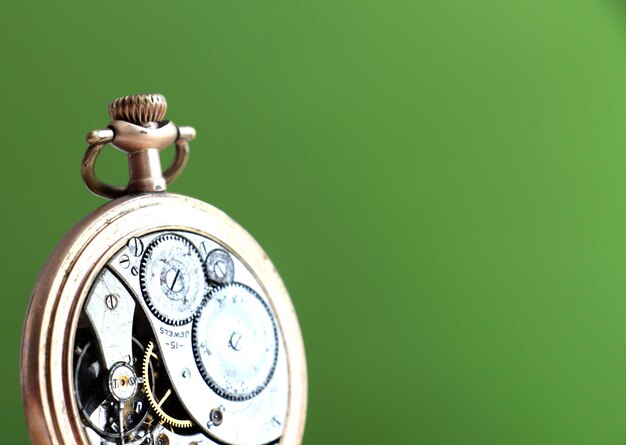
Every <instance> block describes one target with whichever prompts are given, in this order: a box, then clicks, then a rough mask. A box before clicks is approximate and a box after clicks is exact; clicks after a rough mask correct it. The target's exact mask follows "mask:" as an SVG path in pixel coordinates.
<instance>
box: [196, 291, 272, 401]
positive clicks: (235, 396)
mask: <svg viewBox="0 0 626 445" xmlns="http://www.w3.org/2000/svg"><path fill="white" fill-rule="evenodd" d="M229 287H239V288H241V289H245V290H246V291H248V292H252V293H254V294H256V292H254V291H253V290H252V289H251V288H249V287H248V286H246V285H245V284H243V283H239V282H236V281H233V282H231V283H228V284H223V285H221V286H218V287H214V288H213V289H211V292H209V294H208V295H207V296H206V297H204V299H203V300H202V303H201V304H200V306H199V307H198V310H197V311H196V314H195V316H194V319H193V324H192V328H191V345H192V346H191V348H192V350H193V356H194V359H195V362H196V367H197V368H198V371H200V375H202V378H203V379H204V381H205V382H206V384H207V385H209V387H210V388H211V389H212V390H213V391H214V392H215V393H216V394H217V395H218V396H220V397H222V398H224V399H227V400H231V401H234V402H244V401H246V400H250V399H253V398H254V397H256V396H257V395H259V394H260V393H261V391H263V389H265V387H266V386H267V385H268V383H269V382H270V380H271V378H272V375H273V373H274V369H275V368H276V363H277V362H278V353H276V354H275V355H274V361H273V363H272V371H271V373H270V375H269V376H268V378H267V381H266V382H265V383H264V385H263V387H262V388H261V389H258V390H256V391H253V392H252V393H250V394H245V395H241V394H231V393H228V392H226V391H225V390H224V389H223V388H220V387H219V386H218V385H217V384H216V383H215V382H214V381H213V379H212V378H211V376H210V375H209V373H208V371H207V370H206V367H205V365H204V363H203V362H202V358H201V357H200V350H199V348H200V343H199V342H198V320H199V319H200V317H201V316H202V313H203V312H204V309H205V306H206V305H207V304H208V302H209V301H210V300H211V298H213V295H214V294H216V293H217V292H220V291H221V290H223V289H226V288H229ZM260 301H261V303H262V304H263V306H264V307H265V310H266V311H267V313H268V314H269V315H270V318H271V319H272V324H273V325H274V338H275V341H276V345H278V333H277V330H276V325H275V322H274V316H273V314H272V312H271V309H270V308H269V306H268V305H267V303H266V302H265V301H264V300H262V299H261V300H260Z"/></svg>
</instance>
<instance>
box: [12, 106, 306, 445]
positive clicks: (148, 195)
mask: <svg viewBox="0 0 626 445" xmlns="http://www.w3.org/2000/svg"><path fill="white" fill-rule="evenodd" d="M147 96H148V95H138V96H130V97H127V98H122V99H124V101H122V100H121V99H118V100H117V101H116V102H114V103H113V104H112V108H115V107H117V109H113V111H112V117H114V118H123V119H126V120H124V121H122V120H120V119H114V120H113V121H112V124H111V125H110V127H109V128H108V129H105V130H97V131H96V132H91V133H90V134H89V135H88V142H90V144H91V145H90V147H89V149H88V152H87V154H86V156H85V160H84V161H83V177H84V178H85V181H86V182H87V185H88V186H89V188H90V189H92V191H95V192H96V193H98V191H101V192H102V193H100V194H104V195H105V196H119V197H118V198H117V199H114V200H113V201H111V202H109V203H107V204H105V205H104V206H102V207H101V208H99V209H97V210H96V211H94V212H93V213H92V214H90V215H88V216H87V217H85V218H84V219H83V220H82V221H80V222H79V223H78V224H77V225H76V226H75V227H74V228H73V229H72V230H71V231H70V232H69V233H68V234H67V235H66V236H65V237H64V238H63V240H62V241H61V242H60V243H59V244H58V245H57V247H56V248H55V249H54V251H53V253H52V254H51V256H50V257H49V259H48V261H47V263H46V265H45V266H44V268H43V270H42V272H41V274H40V276H39V278H38V280H37V283H36V285H35V288H34V291H33V294H32V297H31V301H30V306H29V309H28V313H27V315H26V321H25V325H24V333H23V342H22V362H21V381H22V392H23V398H24V408H25V413H26V419H27V424H28V429H29V432H30V436H31V440H32V443H34V444H37V445H43V444H81V445H83V444H84V445H91V444H93V443H94V441H95V440H97V439H94V438H93V437H95V436H94V434H93V432H92V431H90V429H89V428H88V427H86V424H85V422H84V420H85V419H84V418H82V417H81V412H80V410H79V406H78V402H77V388H76V381H75V376H76V373H77V370H76V345H75V339H76V332H77V329H78V328H79V320H80V318H81V314H82V313H83V311H84V308H85V305H86V301H87V299H88V297H89V295H90V292H92V288H93V287H94V286H95V284H94V283H96V281H97V279H98V275H99V274H100V273H101V272H102V271H103V270H104V269H106V268H107V267H108V266H107V264H108V263H109V262H110V261H111V259H112V258H114V257H115V255H117V254H119V252H122V251H123V250H124V249H125V248H127V247H125V246H127V245H128V243H129V240H131V239H136V238H140V237H142V236H147V235H149V234H151V233H155V232H158V233H174V234H175V233H188V234H190V237H193V236H195V237H202V238H203V239H208V240H211V241H213V242H215V243H217V244H218V245H220V246H222V248H223V249H224V250H226V251H227V252H228V253H229V254H230V255H232V257H233V258H234V259H235V260H236V261H237V262H238V263H237V264H241V265H243V266H244V268H245V269H246V270H247V271H249V273H250V277H251V278H249V280H252V281H255V282H256V283H257V284H258V290H259V292H258V293H259V294H262V295H264V301H266V302H267V306H268V310H269V311H270V312H271V314H273V317H274V321H275V324H276V328H277V329H278V332H279V333H280V336H279V338H280V344H279V346H278V347H280V348H283V349H282V351H283V353H284V355H285V360H286V373H285V375H284V376H283V379H282V380H281V381H280V382H277V383H276V384H275V386H276V387H284V388H286V389H285V393H286V394H287V396H286V398H287V405H286V406H287V409H286V416H285V418H284V419H282V420H283V421H281V422H279V421H278V420H274V421H275V422H276V423H280V431H281V432H280V434H279V436H278V438H277V439H275V440H272V441H271V443H280V444H299V443H301V441H302V435H303V430H304V422H305V416H306V403H307V373H306V362H305V354H304V346H303V341H302V335H301V332H300V327H299V324H298V320H297V318H296V314H295V310H294V307H293V305H292V302H291V300H290V298H289V295H288V293H287V290H286V288H285V286H284V284H283V282H282V280H281V278H280V276H279V275H278V273H277V271H276V269H275V268H274V266H273V264H272V263H271V261H270V260H269V258H268V256H267V255H266V254H265V252H264V251H263V250H262V248H261V247H260V246H259V245H258V243H257V242H256V241H255V240H254V239H253V238H252V236H250V234H248V232H246V231H245V230H244V229H243V228H242V227H240V226H239V225H238V224H237V223H236V222H235V221H233V220H232V219H231V218H230V217H228V216H227V215H226V214H224V213H223V212H221V211H220V210H218V209H216V208H215V207H213V206H211V205H209V204H206V203H203V202H201V201H198V200H196V199H192V198H189V197H185V196H180V195H176V194H171V193H167V192H166V191H165V186H166V184H167V183H168V182H170V181H171V180H173V178H174V177H175V176H176V175H177V174H178V173H179V172H180V169H182V167H184V164H185V162H186V153H188V145H187V142H188V140H190V139H192V137H187V138H185V137H184V136H185V135H195V132H193V130H192V129H189V128H188V127H175V126H174V127H172V126H173V124H172V123H171V122H167V121H162V118H163V114H164V110H162V103H164V102H165V99H164V98H162V96H159V97H158V98H157V99H158V100H153V102H154V103H156V106H151V99H150V98H149V97H148V99H145V98H146V97H147ZM149 96H154V95H149ZM161 98H162V99H161ZM120 103H121V105H120ZM137 103H139V105H141V106H142V107H143V109H140V108H141V107H140V106H139V105H137ZM120 108H121V109H122V110H121V111H120ZM116 113H117V114H116ZM142 113H143V114H142ZM159 113H160V114H159ZM136 116H139V121H137V122H132V120H133V118H134V117H136ZM154 116H157V117H158V119H159V120H160V122H157V124H156V125H155V124H154V121H152V120H149V119H155V117H154ZM141 119H144V121H143V122H142V121H141ZM129 121H131V122H129ZM124 127H125V128H127V129H128V128H130V133H132V132H135V133H137V134H140V133H141V131H144V129H147V130H148V132H150V131H152V130H154V131H155V132H158V130H159V129H162V128H166V131H167V132H170V134H169V135H168V136H167V137H165V138H163V137H162V134H163V133H164V132H161V134H157V135H156V136H155V137H154V135H152V136H151V137H152V139H151V140H147V142H141V143H136V139H135V137H134V136H132V134H131V135H130V136H128V135H126V136H124V134H123V133H124V131H126V130H124ZM174 128H175V129H176V131H174V130H173V129H174ZM120 129H121V130H120ZM172 135H173V136H172ZM118 137H120V140H121V142H120V145H121V146H122V147H121V149H122V150H124V151H127V152H128V153H129V159H130V165H131V168H130V177H131V178H130V181H129V185H128V187H126V188H115V187H111V186H105V187H101V186H100V185H98V184H102V183H99V181H97V179H96V178H95V173H94V169H93V167H94V164H95V158H96V157H97V153H99V151H100V150H101V149H102V147H103V146H104V145H106V144H107V143H109V142H112V143H114V144H116V142H117V138H118ZM123 137H126V140H123ZM158 138H161V139H162V140H161V141H158V142H156V143H155V142H154V141H155V140H156V139H158ZM129 141H130V143H129ZM172 143H175V144H176V147H177V158H176V160H175V161H174V164H175V165H174V170H176V171H174V172H173V173H172V168H170V171H169V174H168V171H166V174H165V175H163V176H160V174H161V169H160V164H158V150H161V149H163V148H164V147H165V146H167V145H169V144H172ZM133 144H134V145H137V146H139V147H140V148H139V149H134V150H135V151H134V152H131V150H128V149H127V148H128V145H133ZM120 145H117V144H116V147H117V148H120ZM94 147H95V148H94ZM150 150H152V151H151V152H150V153H149V154H146V152H148V151H150ZM94 152H96V153H95V155H94ZM155 153H156V157H155ZM133 162H134V164H133ZM148 164H149V165H148ZM133 169H135V171H134V172H133ZM155 172H156V173H155ZM89 181H91V185H90V183H89ZM107 187H108V188H107ZM155 187H156V188H155ZM94 189H95V190H94ZM145 250H146V249H144V255H145ZM139 260H140V258H138V259H137V261H138V262H139ZM205 260H206V258H205ZM134 298H135V299H136V300H138V302H137V304H139V303H140V301H139V300H140V299H141V298H142V296H141V295H134ZM204 298H205V299H209V298H210V297H208V296H205V297H204ZM141 304H143V303H141ZM194 322H195V321H194ZM154 326H156V324H154V325H153V327H154ZM209 332H210V333H209V336H210V335H211V332H212V331H211V330H210V329H209ZM183 341H190V342H191V341H192V340H191V339H184V340H183ZM233 349H234V348H233ZM233 366H236V365H233ZM107 372H111V373H112V372H113V371H112V370H111V369H106V370H103V371H102V373H103V374H102V375H109V374H106V373H107ZM194 372H196V370H194ZM284 377H286V379H287V381H284ZM109 378H110V377H109ZM103 379H105V380H106V378H105V377H103ZM196 384H197V383H196ZM281 385H282V386H281ZM284 385H286V386H284ZM140 390H141V388H140V389H137V390H136V391H140ZM98 391H100V389H98ZM202 391H207V389H206V388H203V389H202ZM174 392H175V393H178V392H179V391H174ZM107 394H108V395H109V396H110V395H111V394H110V393H107ZM186 397H188V395H187V396H186ZM264 397H271V395H266V396H264ZM252 401H254V397H252ZM181 402H183V406H187V404H186V403H185V401H182V400H181ZM200 402H201V401H197V402H194V403H196V404H198V403H200ZM228 403H231V405H229V406H241V407H245V406H248V405H245V404H246V403H248V404H250V406H253V405H252V404H251V402H250V400H247V401H242V402H237V401H235V402H228ZM237 403H240V404H241V405H236V404H237ZM120 404H121V405H120V406H122V407H123V404H124V402H123V401H122V402H120ZM211 408H212V406H207V407H206V410H210V409H211ZM244 409H245V408H242V410H244ZM250 409H252V408H250ZM254 409H257V408H254ZM119 410H120V412H121V413H124V411H123V409H122V408H121V407H120V408H119ZM258 411H259V412H258V414H256V415H265V416H267V415H269V414H268V413H265V412H264V411H263V410H262V409H261V408H259V409H258ZM254 412H256V411H254ZM219 414H220V418H219V420H220V422H221V420H222V419H221V415H222V414H223V416H224V419H223V420H224V424H226V422H229V420H231V419H232V418H231V419H229V417H230V412H226V413H219ZM270 414H271V413H270ZM203 415H204V414H203ZM233 416H234V415H233ZM197 417H202V416H194V415H193V413H190V416H189V418H190V419H191V421H192V422H194V423H198V420H197ZM154 419H155V424H156V423H158V417H157V416H154ZM161 423H162V422H161ZM119 425H120V427H121V428H122V429H123V426H124V420H123V419H122V420H121V422H120V423H119ZM217 425H219V423H218V424H217ZM165 426H167V425H165ZM209 426H211V425H209ZM213 426H214V429H210V428H206V425H201V424H199V423H198V425H197V426H196V433H197V434H196V435H195V436H188V437H189V438H188V440H187V439H183V441H182V442H181V439H180V437H185V436H184V435H183V436H180V435H175V434H174V432H176V430H175V428H173V427H169V429H168V428H165V427H164V426H160V427H159V430H158V431H159V432H158V435H155V434H156V433H155V432H154V431H150V435H149V434H145V435H144V436H142V437H139V438H137V437H134V438H132V440H131V439H129V438H126V439H125V438H124V436H123V435H122V436H120V439H110V442H106V441H103V442H101V443H113V444H116V443H127V444H131V443H132V444H135V443H136V444H141V445H143V444H146V445H148V444H154V443H161V444H163V445H165V444H169V443H171V444H174V443H183V442H184V441H185V440H187V442H186V443H187V444H198V443H201V442H200V441H199V440H198V439H197V438H198V437H201V438H202V437H206V438H207V440H206V443H213V442H211V441H212V440H215V443H232V444H239V445H246V444H250V445H251V444H253V443H258V444H259V445H260V444H261V443H267V441H265V439H263V440H264V442H255V441H254V439H251V436H250V434H245V433H244V432H245V431H246V429H249V426H248V425H246V424H245V423H242V424H236V425H233V424H232V423H231V425H230V426H229V428H230V429H231V432H232V431H234V433H230V435H229V436H228V438H227V439H228V440H224V438H223V437H221V436H220V434H219V431H218V430H219V428H220V427H219V426H215V424H214V425H213ZM275 426H277V425H275ZM155 431H156V430H155ZM170 431H172V432H171V433H170ZM215 431H218V432H217V433H216V432H215ZM237 431H242V433H241V434H240V435H238V433H237ZM170 434H171V436H172V437H169V435H170ZM148 437H149V438H148ZM238 438H239V439H238ZM107 440H108V439H107ZM202 443H205V442H204V441H203V442H202Z"/></svg>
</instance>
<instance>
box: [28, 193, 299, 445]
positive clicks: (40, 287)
mask: <svg viewBox="0 0 626 445" xmlns="http://www.w3.org/2000/svg"><path fill="white" fill-rule="evenodd" d="M22 387H23V392H24V401H25V409H26V414H27V422H28V426H29V431H30V434H31V440H32V442H33V443H34V444H69V443H72V444H73V443H76V444H81V445H82V444H84V445H87V444H89V445H102V444H136V445H148V444H154V443H164V444H165V443H167V444H181V445H182V444H184V445H188V444H193V443H195V444H200V443H202V444H232V445H252V444H258V445H261V444H270V443H276V444H278V443H280V444H294V443H295V444H297V443H300V441H301V438H302V433H303V427H304V418H305V411H306V366H305V358H304V348H303V343H302V337H301V334H300V329H299V326H298V322H297V319H296V317H295V312H294V309H293V306H292V304H291V301H290V299H289V296H288V294H287V291H286V289H285V287H284V285H283V283H282V281H281V279H280V277H279V276H278V274H277V272H276V270H275V268H274V267H273V265H272V263H271V262H270V260H269V259H268V258H267V255H266V254H265V253H264V252H263V250H262V249H261V248H260V247H259V245H258V244H257V243H256V242H255V241H254V239H253V238H252V237H251V236H250V235H249V234H248V233H247V232H246V231H245V230H243V229H242V228H241V227H240V226H238V225H237V224H236V223H235V222H234V221H233V220H232V219H230V218H229V217H228V216H226V215H225V214H224V213H222V212H221V211H219V210H217V209H215V208H214V207H212V206H210V205H208V204H205V203H202V202H200V201H197V200H194V199H191V198H187V197H183V196H179V195H174V194H169V193H158V194H137V195H131V196H126V197H122V198H119V199H117V200H115V201H112V202H110V203H109V204H106V205H105V206H103V207H102V208H100V209H98V210H97V211H95V212H94V213H93V214H91V215H90V216H88V217H87V218H85V219H84V220H83V221H81V222H80V223H79V224H78V225H77V226H76V227H75V228H74V229H73V230H72V231H71V232H70V233H69V234H68V235H67V236H66V237H65V238H64V240H63V241H62V242H61V243H60V244H59V245H58V246H57V248H56V249H55V251H54V252H53V254H52V256H51V257H50V259H49V261H48V263H47V264H46V266H45V268H44V269H43V271H42V273H41V276H40V278H39V281H38V283H37V285H36V287H35V290H34V293H33V296H32V299H31V304H30V308H29V312H28V314H27V319H26V324H25V328H24V339H23V349H22Z"/></svg>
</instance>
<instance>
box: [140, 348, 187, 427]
mask: <svg viewBox="0 0 626 445" xmlns="http://www.w3.org/2000/svg"><path fill="white" fill-rule="evenodd" d="M155 350H156V346H155V344H154V342H152V341H150V342H149V343H148V346H147V347H146V351H145V353H144V357H143V363H142V376H143V389H144V391H145V394H146V396H147V398H148V403H149V404H150V406H151V407H152V409H153V410H154V412H155V413H156V414H157V416H158V417H159V419H160V420H161V424H167V425H171V426H173V427H175V428H181V429H185V428H191V427H192V426H193V423H192V422H191V420H189V419H180V418H178V417H174V416H179V415H180V414H183V413H184V409H183V408H182V406H181V405H180V402H179V400H178V397H177V396H176V394H173V389H172V388H171V385H170V382H169V379H168V378H167V373H166V371H165V367H164V366H163V364H162V363H161V359H160V358H159V356H158V355H157V353H156V352H155ZM157 393H158V394H159V395H157ZM166 411H169V412H170V413H175V414H173V415H171V414H168V412H166Z"/></svg>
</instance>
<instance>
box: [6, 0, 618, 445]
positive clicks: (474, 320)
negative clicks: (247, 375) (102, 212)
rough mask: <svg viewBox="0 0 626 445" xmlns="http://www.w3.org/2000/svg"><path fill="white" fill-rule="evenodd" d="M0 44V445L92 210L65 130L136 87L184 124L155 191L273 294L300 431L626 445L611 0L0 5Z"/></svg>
mask: <svg viewBox="0 0 626 445" xmlns="http://www.w3.org/2000/svg"><path fill="white" fill-rule="evenodd" d="M0 54H1V56H2V57H1V59H0V131H1V135H2V147H3V149H2V153H3V155H2V163H1V169H0V172H1V173H0V199H1V203H2V217H1V218H0V220H1V221H0V237H1V240H0V241H1V244H0V246H1V252H2V254H1V255H0V258H1V259H0V261H1V263H0V270H1V273H2V288H3V290H2V307H1V309H0V326H1V332H2V348H1V350H2V352H3V354H4V356H3V360H2V366H1V367H0V380H1V381H2V382H3V384H4V385H3V389H2V391H1V394H2V395H1V396H0V397H1V399H0V401H1V403H0V414H1V415H0V431H2V433H1V434H2V435H1V436H0V442H2V443H7V444H9V443H28V438H27V432H26V427H25V422H24V418H23V415H22V408H21V401H20V391H19V383H18V380H19V365H18V359H19V342H20V336H21V327H22V320H23V316H24V312H25V310H26V307H27V300H28V296H29V293H30V291H31V288H32V286H33V283H34V282H35V280H36V278H37V274H38V272H39V270H40V268H41V267H42V265H43V263H44V261H45V260H46V257H47V255H48V254H49V252H50V251H51V250H52V248H53V247H54V245H55V243H56V242H57V241H58V240H59V239H60V238H61V237H62V236H63V234H64V233H65V232H67V231H68V230H69V228H70V227H71V226H72V225H73V224H74V223H75V222H76V221H77V220H78V219H79V218H81V217H82V216H83V215H85V214H87V213H89V212H90V211H91V210H92V209H94V208H96V207H97V206H99V205H101V204H103V202H104V201H103V200H102V199H100V198H97V197H95V196H92V195H91V194H90V193H89V192H88V191H87V190H86V189H85V187H84V186H83V184H82V182H81V179H80V175H79V164H80V159H81V157H82V154H83V152H84V149H85V143H84V134H86V132H87V131H88V130H91V129H94V128H101V127H104V126H106V124H107V122H108V116H107V112H106V110H107V106H108V103H109V101H110V100H111V99H113V98H114V97H117V96H120V95H125V94H132V93H136V92H146V91H147V92H150V91H158V92H161V93H163V94H165V95H166V97H167V98H168V102H169V105H170V107H169V110H170V111H169V113H168V116H169V118H171V119H172V120H174V121H175V122H176V123H178V124H181V125H193V126H195V128H196V129H197V132H198V138H197V140H196V141H195V142H194V143H193V144H192V147H191V148H192V157H191V161H190V163H189V165H188V167H187V169H186V171H185V172H184V174H183V175H182V176H181V178H180V179H179V180H178V181H177V182H176V183H175V184H174V185H173V186H172V187H171V190H172V191H174V192H176V193H181V194H187V195H191V196H194V197H196V198H199V199H202V200H204V201H207V202H210V203H212V204H214V205H216V206H217V207H219V208H221V209H223V210H225V211H226V212H227V213H229V214H230V215H231V216H233V217H234V218H235V219H236V220H238V221H239V222H240V223H241V224H242V225H243V226H244V227H246V228H247V229H248V230H249V231H250V232H251V233H252V234H253V235H254V236H255V237H256V238H257V239H258V240H259V242H260V243H261V245H262V246H264V248H265V249H266V250H267V252H268V254H269V255H270V257H271V258H272V259H273V261H274V262H275V264H276V266H277V267H278V269H279V270H280V271H281V274H282V275H283V277H284V280H285V282H286V284H287V286H288V288H289V290H290V293H291V296H292V298H293V301H294V304H295V306H296V308H297V312H298V315H299V318H300V322H301V326H302V330H303V333H304V338H305V344H306V348H307V357H308V368H309V379H310V380H309V383H310V401H309V414H308V420H307V427H306V434H305V441H304V442H305V444H346V443H350V444H351V443H355V444H356V443H372V444H374V443H411V444H499V445H501V444H620V445H624V444H626V230H625V229H626V126H625V125H624V123H625V122H626V5H624V3H623V2H621V1H618V0H594V1H592V0H589V1H583V0H568V1H566V0H511V1H495V0H494V1H489V0H475V1H467V0H450V1H441V0H438V1H420V0H404V1H399V0H392V1H380V0H377V1H372V0H368V1H355V0H340V1H338V0H319V1H308V2H303V1H293V0H292V1H273V0H269V1H254V2H232V1H231V2H214V1H203V2H163V1H150V2H143V1H142V2H135V1H125V2H121V1H109V2H100V3H98V4H96V3H91V2H85V1H66V2H52V1H48V2H38V3H37V2H28V1H24V2H3V3H2V5H0ZM170 156H171V155H170ZM100 167H101V168H100V169H99V172H100V173H101V175H102V176H103V177H104V178H106V179H107V180H109V181H111V182H122V181H123V180H124V178H125V169H126V167H125V160H124V157H123V155H122V154H121V153H118V152H115V151H113V150H110V151H107V152H106V153H105V154H104V159H103V160H102V164H101V166H100Z"/></svg>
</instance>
